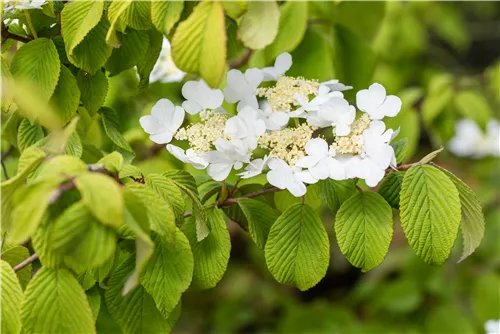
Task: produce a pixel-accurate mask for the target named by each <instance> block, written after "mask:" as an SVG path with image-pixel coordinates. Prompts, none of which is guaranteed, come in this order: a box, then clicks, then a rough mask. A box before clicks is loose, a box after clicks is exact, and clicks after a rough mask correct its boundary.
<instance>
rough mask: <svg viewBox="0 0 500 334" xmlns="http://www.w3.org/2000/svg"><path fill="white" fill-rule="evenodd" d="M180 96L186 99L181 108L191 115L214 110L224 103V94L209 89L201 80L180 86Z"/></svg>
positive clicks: (217, 90)
mask: <svg viewBox="0 0 500 334" xmlns="http://www.w3.org/2000/svg"><path fill="white" fill-rule="evenodd" d="M182 96H184V98H185V99H186V101H184V102H183V103H182V107H183V108H184V110H185V111H186V112H187V113H189V114H191V115H195V114H198V113H200V112H202V111H204V110H206V109H210V110H215V109H217V108H219V107H220V106H221V105H222V102H224V94H222V92H221V91H220V90H219V89H212V88H210V87H209V86H208V85H207V83H206V82H205V80H203V79H201V80H200V81H188V82H186V83H185V84H184V86H182Z"/></svg>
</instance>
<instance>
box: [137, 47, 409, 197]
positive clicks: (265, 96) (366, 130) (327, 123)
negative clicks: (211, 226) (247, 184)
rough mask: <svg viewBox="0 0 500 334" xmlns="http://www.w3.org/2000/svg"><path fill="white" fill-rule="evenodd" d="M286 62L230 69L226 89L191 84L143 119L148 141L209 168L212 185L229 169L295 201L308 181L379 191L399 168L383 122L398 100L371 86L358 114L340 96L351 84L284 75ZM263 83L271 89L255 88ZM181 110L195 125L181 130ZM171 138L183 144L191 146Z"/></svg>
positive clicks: (359, 98) (362, 94)
mask: <svg viewBox="0 0 500 334" xmlns="http://www.w3.org/2000/svg"><path fill="white" fill-rule="evenodd" d="M291 65H292V57H291V55H290V54H288V53H283V54H281V55H280V56H278V57H277V58H276V61H275V64H274V66H272V67H266V68H263V69H257V68H250V69H247V70H246V71H245V72H244V73H243V72H241V71H239V70H236V69H233V70H230V71H229V72H228V74H227V86H226V87H225V88H224V90H223V91H221V90H219V89H212V88H210V87H209V86H208V85H207V84H206V83H205V82H204V81H203V80H200V81H188V82H186V84H185V85H184V86H183V88H182V95H183V96H184V98H185V99H186V100H185V101H184V102H183V103H182V106H175V105H174V104H173V103H172V102H171V101H169V100H167V99H161V100H159V101H158V102H157V103H156V104H155V106H154V107H153V108H152V111H151V115H147V116H143V117H141V119H140V123H141V126H142V128H143V129H144V131H146V132H147V133H148V134H149V135H150V139H151V140H152V141H153V142H155V143H158V144H168V145H167V150H168V151H169V152H170V153H171V154H172V155H173V156H175V157H176V158H177V159H179V160H181V161H182V162H184V163H188V164H191V165H192V166H193V167H195V168H197V169H206V170H207V173H208V174H209V175H210V177H212V178H213V179H214V180H216V181H223V180H225V179H226V178H227V177H228V176H229V173H230V172H231V171H232V170H233V169H234V170H237V171H239V174H238V175H239V176H240V177H241V178H251V177H254V176H257V175H260V174H262V173H266V177H267V180H268V182H269V183H270V184H271V185H273V186H275V187H278V188H280V189H287V190H288V191H290V193H291V194H293V195H294V196H296V197H299V196H303V195H304V194H305V193H306V184H314V183H316V182H318V181H319V180H324V179H328V178H330V179H333V180H346V179H352V178H359V179H364V180H365V182H366V184H367V185H368V186H370V187H374V186H376V185H377V184H378V183H379V182H380V181H381V180H382V178H383V177H384V175H385V171H386V169H387V168H389V167H396V158H395V154H394V149H393V148H392V146H391V145H390V142H391V140H392V139H393V138H394V137H395V136H396V135H397V131H394V130H392V129H386V126H385V123H384V122H383V121H382V119H383V118H384V117H394V116H396V115H397V114H398V112H399V111H400V109H401V100H400V99H399V98H398V97H397V96H394V95H387V94H386V91H385V89H384V87H383V86H382V85H380V84H378V83H374V84H373V85H371V86H370V87H369V88H368V89H363V90H361V91H359V92H357V94H356V106H357V108H358V109H359V113H358V116H356V107H355V106H353V105H350V104H349V102H348V101H347V100H346V99H345V98H344V95H343V94H342V91H344V90H348V89H352V87H349V86H345V85H343V84H341V83H339V82H338V80H330V81H327V82H322V83H320V82H318V81H317V80H307V79H304V78H301V77H290V76H286V75H285V73H286V71H287V70H288V69H289V68H290V67H291ZM263 82H274V85H269V84H266V85H265V86H264V87H260V86H261V84H262V83H263ZM224 100H226V101H227V102H228V103H230V104H233V103H237V106H236V109H237V114H236V115H233V114H230V113H228V112H227V111H226V110H224V108H223V107H222V104H223V102H224ZM185 113H188V114H190V115H198V116H199V117H195V118H196V119H198V121H197V122H194V123H190V124H188V125H187V126H184V127H183V126H182V125H183V123H184V117H185ZM328 132H330V133H328ZM325 134H326V135H325ZM330 134H331V135H330ZM327 137H328V138H331V139H329V140H327V139H326V138H327ZM173 140H176V141H187V143H188V146H189V148H188V149H187V150H183V149H182V148H180V147H178V146H176V145H174V144H170V143H171V142H172V141H173ZM257 155H259V156H257Z"/></svg>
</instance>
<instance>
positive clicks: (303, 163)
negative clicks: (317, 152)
mask: <svg viewBox="0 0 500 334" xmlns="http://www.w3.org/2000/svg"><path fill="white" fill-rule="evenodd" d="M320 159H321V158H320V157H316V156H310V155H308V156H305V157H302V158H300V159H299V160H298V161H297V162H296V163H295V165H296V166H298V167H302V168H310V167H312V166H314V165H316V164H317V163H318V162H319V161H320Z"/></svg>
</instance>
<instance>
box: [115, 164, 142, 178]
mask: <svg viewBox="0 0 500 334" xmlns="http://www.w3.org/2000/svg"><path fill="white" fill-rule="evenodd" d="M130 176H132V177H135V178H141V177H143V175H142V172H141V170H140V169H139V167H136V166H133V165H130V164H124V165H123V167H122V169H121V170H120V174H119V177H120V179H123V178H127V177H130Z"/></svg>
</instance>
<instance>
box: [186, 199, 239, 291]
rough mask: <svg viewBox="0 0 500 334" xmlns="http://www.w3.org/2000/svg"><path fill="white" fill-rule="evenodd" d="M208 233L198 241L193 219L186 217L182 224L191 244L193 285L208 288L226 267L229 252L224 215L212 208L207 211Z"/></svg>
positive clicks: (213, 284) (228, 238)
mask: <svg viewBox="0 0 500 334" xmlns="http://www.w3.org/2000/svg"><path fill="white" fill-rule="evenodd" d="M207 224H208V227H209V229H210V234H209V235H208V236H207V237H206V238H204V239H203V240H201V241H198V237H197V226H196V222H195V220H194V219H192V218H191V219H188V220H186V222H185V223H184V225H183V226H182V228H181V229H182V232H184V234H185V235H186V237H187V238H188V240H189V243H190V244H191V250H192V251H193V256H194V274H193V286H195V287H196V288H199V289H210V288H213V287H215V286H216V285H217V283H218V282H219V281H220V280H221V279H222V276H224V273H225V272H226V269H227V263H228V261H229V254H230V252H231V239H230V237H229V231H228V230H227V226H226V222H225V220H224V215H223V213H222V211H221V210H220V209H217V208H214V209H212V210H211V211H210V212H208V213H207Z"/></svg>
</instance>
